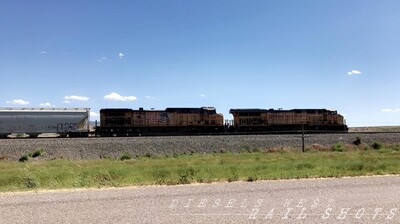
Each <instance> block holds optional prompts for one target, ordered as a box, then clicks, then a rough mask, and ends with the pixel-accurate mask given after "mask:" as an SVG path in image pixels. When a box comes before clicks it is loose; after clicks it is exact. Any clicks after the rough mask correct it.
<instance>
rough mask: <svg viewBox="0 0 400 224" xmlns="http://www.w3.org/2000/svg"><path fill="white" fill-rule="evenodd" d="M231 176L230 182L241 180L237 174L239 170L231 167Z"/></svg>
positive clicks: (229, 177)
mask: <svg viewBox="0 0 400 224" xmlns="http://www.w3.org/2000/svg"><path fill="white" fill-rule="evenodd" d="M230 171H231V172H230V174H229V176H228V182H233V181H237V180H239V175H238V173H237V168H236V167H235V166H231V167H230Z"/></svg>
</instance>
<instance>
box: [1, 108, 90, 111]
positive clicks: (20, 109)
mask: <svg viewBox="0 0 400 224" xmlns="http://www.w3.org/2000/svg"><path fill="white" fill-rule="evenodd" d="M66 111H67V112H83V111H84V112H87V111H90V108H40V107H19V108H18V107H0V112H66Z"/></svg>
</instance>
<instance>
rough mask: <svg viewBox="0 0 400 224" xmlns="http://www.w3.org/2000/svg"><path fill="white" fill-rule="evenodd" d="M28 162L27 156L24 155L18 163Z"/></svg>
mask: <svg viewBox="0 0 400 224" xmlns="http://www.w3.org/2000/svg"><path fill="white" fill-rule="evenodd" d="M28 160H29V156H28V155H27V154H25V155H23V156H21V157H20V158H19V160H18V161H20V162H26V161H28Z"/></svg>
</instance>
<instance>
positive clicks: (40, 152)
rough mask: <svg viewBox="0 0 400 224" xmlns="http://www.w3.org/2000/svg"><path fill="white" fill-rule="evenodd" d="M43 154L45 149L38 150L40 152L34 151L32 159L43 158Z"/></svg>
mask: <svg viewBox="0 0 400 224" xmlns="http://www.w3.org/2000/svg"><path fill="white" fill-rule="evenodd" d="M43 153H44V150H43V149H38V150H36V151H34V152H33V153H32V158H35V157H38V156H41V155H43Z"/></svg>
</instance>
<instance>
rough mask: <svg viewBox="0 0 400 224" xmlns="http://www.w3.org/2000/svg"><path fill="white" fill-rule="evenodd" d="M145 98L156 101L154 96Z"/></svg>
mask: <svg viewBox="0 0 400 224" xmlns="http://www.w3.org/2000/svg"><path fill="white" fill-rule="evenodd" d="M144 98H145V99H148V100H154V99H155V97H154V96H145V97H144Z"/></svg>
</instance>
